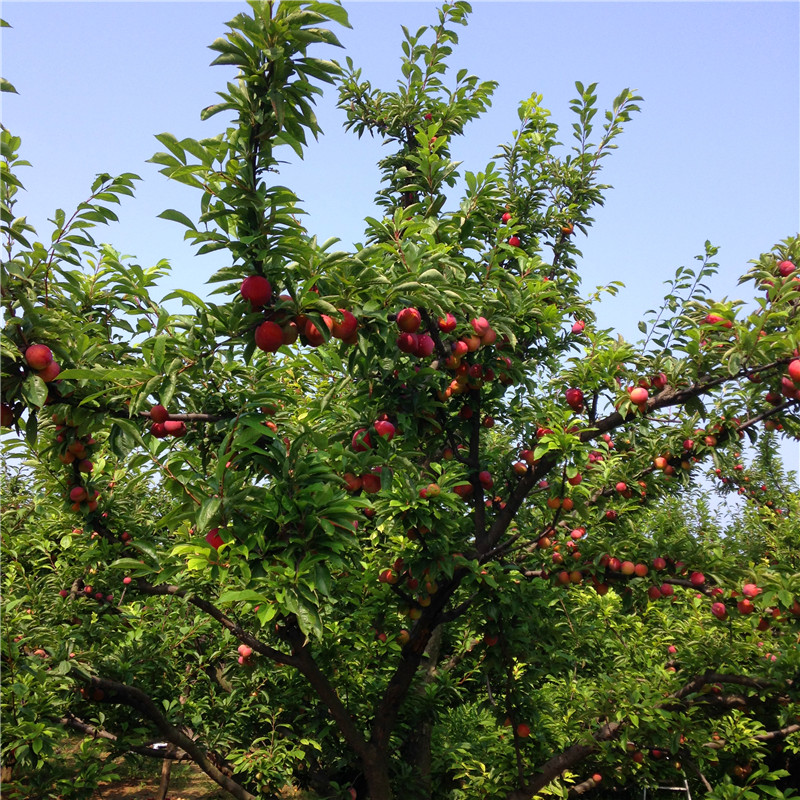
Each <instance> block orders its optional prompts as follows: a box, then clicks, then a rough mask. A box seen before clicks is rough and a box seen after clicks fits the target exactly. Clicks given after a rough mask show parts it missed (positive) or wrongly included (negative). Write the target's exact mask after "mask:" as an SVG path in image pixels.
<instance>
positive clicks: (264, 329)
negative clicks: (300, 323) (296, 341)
mask: <svg viewBox="0 0 800 800" xmlns="http://www.w3.org/2000/svg"><path fill="white" fill-rule="evenodd" d="M255 340H256V347H258V349H259V350H263V351H264V352H265V353H274V352H276V351H277V350H278V349H279V348H280V347H281V345H282V344H283V329H282V328H281V326H280V325H278V324H277V323H276V322H270V321H267V322H262V323H261V324H260V325H259V326H258V327H257V328H256V334H255Z"/></svg>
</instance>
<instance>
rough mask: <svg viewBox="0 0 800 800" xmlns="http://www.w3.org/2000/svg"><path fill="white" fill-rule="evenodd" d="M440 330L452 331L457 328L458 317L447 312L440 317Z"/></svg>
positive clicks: (443, 331)
mask: <svg viewBox="0 0 800 800" xmlns="http://www.w3.org/2000/svg"><path fill="white" fill-rule="evenodd" d="M438 324H439V330H440V331H441V332H442V333H451V332H452V331H454V330H455V329H456V324H457V323H456V318H455V317H454V316H453V315H452V314H451V313H449V312H448V313H447V314H445V315H444V317H440V318H439V320H438Z"/></svg>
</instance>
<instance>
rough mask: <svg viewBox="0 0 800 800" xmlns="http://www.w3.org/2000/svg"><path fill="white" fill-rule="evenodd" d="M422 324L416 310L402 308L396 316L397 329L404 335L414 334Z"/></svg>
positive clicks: (420, 316)
mask: <svg viewBox="0 0 800 800" xmlns="http://www.w3.org/2000/svg"><path fill="white" fill-rule="evenodd" d="M421 324H422V315H421V314H420V313H419V311H418V310H417V309H416V308H404V309H403V310H402V311H400V312H399V313H398V315H397V327H398V328H400V330H401V331H403V332H404V333H416V332H417V331H418V330H419V326H420V325H421Z"/></svg>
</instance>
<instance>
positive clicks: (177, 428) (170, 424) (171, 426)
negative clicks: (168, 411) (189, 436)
mask: <svg viewBox="0 0 800 800" xmlns="http://www.w3.org/2000/svg"><path fill="white" fill-rule="evenodd" d="M164 433H166V434H167V436H183V435H184V434H185V433H186V423H185V422H182V421H181V420H176V419H168V420H167V421H166V422H165V423H164Z"/></svg>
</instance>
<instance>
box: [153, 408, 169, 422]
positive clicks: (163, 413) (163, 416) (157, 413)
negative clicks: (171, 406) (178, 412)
mask: <svg viewBox="0 0 800 800" xmlns="http://www.w3.org/2000/svg"><path fill="white" fill-rule="evenodd" d="M150 419H151V420H153V422H166V421H167V420H168V419H169V411H167V409H166V408H165V407H164V406H162V405H161V404H158V405H154V406H153V407H152V408H151V409H150Z"/></svg>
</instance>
